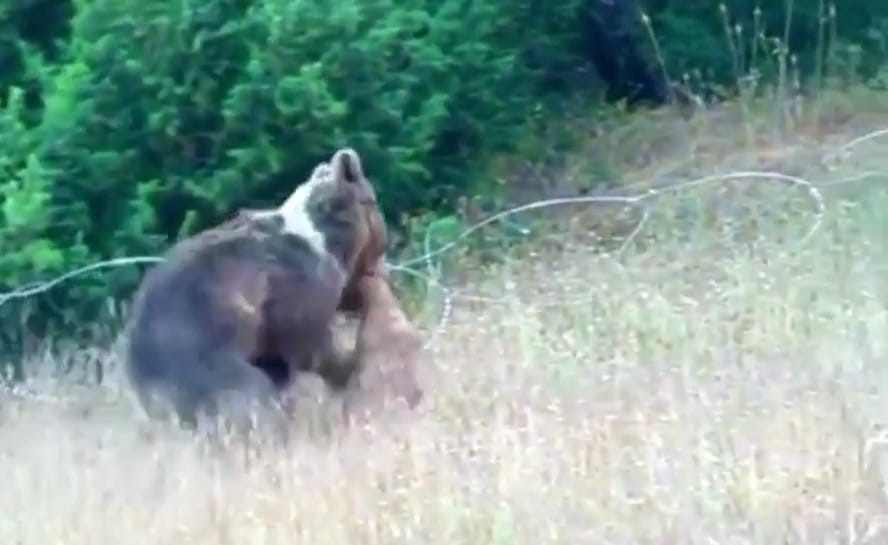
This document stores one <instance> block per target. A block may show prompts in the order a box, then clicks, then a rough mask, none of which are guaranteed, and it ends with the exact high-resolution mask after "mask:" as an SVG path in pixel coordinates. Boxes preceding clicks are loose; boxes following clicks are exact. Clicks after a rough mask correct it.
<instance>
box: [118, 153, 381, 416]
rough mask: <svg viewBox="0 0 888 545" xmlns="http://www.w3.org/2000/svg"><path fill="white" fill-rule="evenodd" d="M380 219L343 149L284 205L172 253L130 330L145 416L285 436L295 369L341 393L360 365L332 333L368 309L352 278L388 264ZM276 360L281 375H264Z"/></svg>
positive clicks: (245, 216)
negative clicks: (257, 427) (284, 398)
mask: <svg viewBox="0 0 888 545" xmlns="http://www.w3.org/2000/svg"><path fill="white" fill-rule="evenodd" d="M376 214H378V210H376V199H375V193H374V191H373V188H372V185H371V184H370V182H369V181H368V180H367V178H366V177H365V176H364V173H363V168H362V166H361V161H360V158H359V156H358V154H357V153H356V152H355V151H354V150H351V149H342V150H339V151H337V152H336V153H335V154H334V155H333V157H332V158H331V160H330V162H329V163H322V164H320V165H318V166H317V167H316V168H315V170H314V172H313V173H312V175H311V177H310V178H309V180H308V181H306V182H304V183H303V184H301V185H299V186H298V187H297V188H296V190H295V191H294V192H293V193H292V195H290V197H289V198H288V199H287V200H286V201H285V202H284V203H283V204H282V205H281V206H280V207H279V208H278V209H276V210H251V211H244V212H243V213H242V214H240V215H239V216H238V217H236V218H235V219H234V220H231V221H229V222H226V223H224V224H222V225H220V226H218V227H217V228H214V229H210V230H207V231H205V232H203V233H200V234H198V235H196V236H194V237H192V238H190V239H186V240H184V241H182V242H180V243H179V244H177V245H176V246H174V247H173V248H172V250H170V251H169V252H168V254H167V256H166V257H167V259H166V260H165V261H164V262H162V263H161V264H159V265H158V266H156V267H155V268H153V269H152V270H150V271H149V272H148V274H147V275H146V276H145V278H144V280H143V282H142V285H141V286H140V287H139V290H138V292H137V294H136V297H135V301H134V305H133V309H132V313H131V316H130V319H129V323H128V324H127V337H128V338H127V341H128V342H127V348H126V362H125V368H126V372H127V375H128V378H129V380H130V383H131V384H132V385H133V388H134V390H135V393H136V396H137V398H138V401H139V402H140V404H141V405H142V407H143V408H144V409H145V411H146V412H147V413H148V414H149V415H156V414H158V410H160V409H163V408H164V405H166V406H167V407H169V408H170V409H172V410H173V412H174V413H175V414H176V416H177V417H178V419H179V421H180V422H181V423H182V424H184V425H185V426H187V427H197V426H198V425H199V424H200V423H201V422H202V421H204V420H205V418H206V417H209V418H210V419H211V421H212V420H215V418H216V417H222V419H223V421H227V423H228V424H233V425H236V426H237V427H246V428H250V427H251V425H250V423H251V422H253V423H254V424H255V423H256V422H259V423H270V424H272V425H274V426H275V429H276V430H280V431H282V432H284V433H285V429H286V418H285V415H284V413H283V412H282V408H281V406H280V404H279V401H280V400H279V396H278V395H277V394H278V393H279V391H280V385H281V383H284V384H285V383H286V381H287V376H286V375H288V374H289V373H288V371H289V370H301V371H313V372H317V373H319V374H320V375H321V376H322V377H323V379H324V380H325V381H326V382H327V383H328V384H329V385H330V386H332V387H333V388H337V389H341V388H344V387H345V386H346V385H347V383H348V382H349V380H350V377H351V371H352V368H351V367H352V365H354V362H355V357H354V354H352V353H345V352H342V351H339V350H338V349H337V348H336V346H335V345H334V342H333V336H332V330H331V327H332V325H333V319H334V316H335V313H336V312H337V310H352V311H355V310H358V311H360V310H361V308H360V305H361V304H362V299H361V297H358V296H357V295H356V294H357V290H356V289H355V287H354V286H355V285H356V281H355V279H356V278H358V277H362V276H364V275H365V272H366V271H364V270H360V268H365V267H368V264H369V263H373V264H374V268H375V265H376V264H377V263H379V262H381V260H382V257H381V253H380V252H381V251H382V248H380V247H379V244H380V241H381V243H382V245H383V246H384V241H385V235H384V233H371V228H378V225H379V224H378V223H377V222H381V219H379V218H377V217H376ZM344 296H345V297H344ZM275 360H279V361H280V360H282V361H283V362H285V363H286V367H287V369H286V370H285V373H283V375H284V376H280V377H275V376H273V375H270V374H269V373H268V372H267V370H265V369H263V361H265V362H273V361H275ZM275 382H278V383H279V384H275ZM257 411H258V412H259V413H261V414H258V415H257V414H256V412H257ZM254 417H256V418H255V420H254Z"/></svg>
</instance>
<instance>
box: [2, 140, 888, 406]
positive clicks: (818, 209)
mask: <svg viewBox="0 0 888 545" xmlns="http://www.w3.org/2000/svg"><path fill="white" fill-rule="evenodd" d="M883 136H888V129H880V130H877V131H873V132H869V133H867V134H864V135H862V136H859V137H857V138H854V139H852V140H850V141H848V142H846V143H845V144H843V145H841V146H839V147H838V148H835V149H834V150H833V151H832V152H831V153H829V154H827V155H826V156H825V157H823V160H824V161H825V162H827V163H834V162H836V161H842V160H846V159H847V158H848V157H849V156H850V153H851V150H852V149H853V148H855V147H857V146H859V145H861V144H863V143H864V142H869V141H872V140H875V139H878V138H881V137H883ZM885 174H886V173H885V172H882V171H865V172H862V173H860V174H856V175H854V176H851V177H847V178H842V179H838V180H831V181H827V182H822V183H819V184H815V183H813V182H811V181H810V180H807V179H804V178H801V177H798V176H791V175H788V174H783V173H780V172H772V171H738V172H730V173H727V174H718V175H712V176H706V177H703V178H698V179H694V180H689V181H685V182H680V183H676V184H672V185H669V186H665V187H660V188H656V189H648V190H646V191H644V192H640V193H638V194H635V195H628V196H600V195H599V196H582V197H565V198H554V199H545V200H539V201H534V202H531V203H528V204H524V205H521V206H516V207H514V208H510V209H507V210H504V211H502V212H499V213H496V214H494V215H492V216H489V217H487V218H486V219H484V220H482V221H479V222H477V223H475V224H473V225H471V226H470V227H468V228H467V229H465V230H464V231H463V232H461V233H460V234H459V235H458V236H456V237H455V238H454V239H452V240H451V241H449V242H447V243H446V244H444V245H442V246H440V247H439V248H437V249H434V250H431V249H430V248H429V247H430V229H429V230H428V231H427V232H426V236H425V247H424V250H425V252H424V253H423V254H422V255H420V256H418V257H414V258H411V259H407V260H405V261H403V262H400V263H388V266H389V268H390V270H392V271H398V272H402V273H405V274H408V275H410V276H413V277H415V278H418V279H420V280H421V281H423V282H425V284H426V293H427V294H430V293H431V292H433V291H435V292H437V293H438V295H439V297H440V302H441V303H440V306H441V308H440V313H439V315H438V318H437V320H436V322H435V324H434V326H433V328H432V330H431V332H430V334H429V336H428V339H427V341H426V344H425V346H426V348H429V347H432V346H434V344H435V343H436V341H437V338H438V337H439V336H440V334H441V333H442V332H443V331H444V329H445V328H446V327H447V325H448V321H449V320H450V317H451V313H452V310H453V302H454V299H455V293H454V289H453V288H452V287H450V286H447V285H446V284H445V283H443V282H442V281H441V278H440V275H438V274H436V273H435V272H434V266H433V265H434V261H435V260H436V259H438V258H440V256H442V255H443V254H444V253H446V252H449V251H451V250H453V249H454V248H456V247H458V246H459V245H460V244H461V243H463V241H465V240H466V239H467V238H468V237H469V236H471V235H473V234H474V233H476V232H478V231H479V230H481V229H483V228H484V227H486V226H488V225H491V224H493V223H496V222H499V221H503V220H505V219H506V218H508V217H510V216H514V215H517V214H521V213H524V212H529V211H532V210H540V209H544V208H550V207H554V206H563V205H577V204H579V205H593V204H623V205H625V206H631V205H634V206H640V207H641V212H642V213H641V217H640V218H639V220H638V222H637V223H636V225H635V226H634V227H633V228H632V230H631V232H630V233H629V235H628V236H627V237H626V238H625V239H624V241H623V243H622V244H621V245H620V247H619V249H618V251H617V254H616V255H617V257H620V256H622V255H623V254H624V252H625V251H626V249H627V248H628V247H629V245H630V244H631V243H632V242H633V241H634V240H635V239H636V238H637V237H638V235H639V234H640V233H641V232H642V230H643V229H644V227H645V226H646V225H647V223H648V220H649V218H650V212H651V205H650V202H651V201H652V200H654V199H655V198H656V197H660V196H663V195H665V194H668V193H678V192H681V191H687V190H689V189H692V188H699V187H701V186H704V185H712V184H716V183H719V182H726V181H728V180H743V181H747V182H753V181H759V182H761V181H765V180H767V181H772V180H776V181H779V182H783V183H786V184H789V185H792V186H796V187H800V188H802V189H803V190H804V191H805V192H806V193H807V195H808V197H809V198H810V199H811V201H812V202H813V204H814V210H815V213H816V214H815V218H814V220H813V221H812V223H811V225H810V226H809V228H808V229H807V231H806V232H805V234H804V235H803V236H802V237H801V238H800V239H799V241H798V243H797V245H796V247H797V248H799V247H801V246H803V245H804V244H806V243H807V242H808V240H810V238H811V237H812V236H813V235H814V234H815V233H816V232H817V230H818V229H819V228H820V226H821V224H822V222H823V217H824V214H825V210H826V206H825V203H824V199H823V196H822V194H821V192H820V189H819V188H822V187H827V186H834V185H839V184H847V183H851V182H857V181H863V180H866V179H869V178H873V177H876V176H880V175H885ZM522 234H523V235H529V234H530V231H529V230H528V229H522ZM161 261H163V258H162V257H157V256H140V257H124V258H117V259H111V260H107V261H101V262H97V263H93V264H91V265H87V266H84V267H81V268H78V269H75V270H72V271H69V272H67V273H65V274H62V275H60V276H58V277H55V278H53V279H51V280H48V281H45V282H38V283H32V284H28V285H25V286H21V287H19V288H18V289H15V290H13V291H10V292H7V293H0V307H2V306H3V305H4V304H6V303H8V302H10V301H12V300H17V299H25V298H28V297H32V296H35V295H38V294H41V293H44V292H46V291H48V290H50V289H52V288H53V287H55V286H57V285H59V284H61V283H62V282H65V281H67V280H70V279H72V278H75V277H77V276H80V275H83V274H86V273H88V272H92V271H96V270H100V269H107V268H115V267H122V266H126V265H133V264H150V263H158V262H161ZM422 265H425V266H426V269H427V272H425V273H424V272H422V271H420V270H419V269H418V268H417V266H422ZM461 297H468V298H471V295H468V296H467V295H464V294H463V295H461ZM491 302H495V301H491ZM13 393H18V394H19V395H22V392H21V391H13ZM28 397H34V396H32V395H30V394H29V395H28Z"/></svg>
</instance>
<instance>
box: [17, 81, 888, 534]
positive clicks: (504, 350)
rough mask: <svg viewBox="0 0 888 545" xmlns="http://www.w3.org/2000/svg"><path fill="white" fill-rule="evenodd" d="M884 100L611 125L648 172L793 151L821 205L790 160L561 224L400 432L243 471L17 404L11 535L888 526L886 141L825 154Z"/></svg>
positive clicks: (174, 446) (449, 359)
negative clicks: (825, 111)
mask: <svg viewBox="0 0 888 545" xmlns="http://www.w3.org/2000/svg"><path fill="white" fill-rule="evenodd" d="M873 100H874V101H873V102H866V103H864V102H859V103H858V104H857V105H856V106H855V108H857V109H858V111H864V112H865V115H858V116H852V117H850V118H842V119H841V122H839V121H834V122H831V123H829V124H827V125H825V126H824V128H823V129H822V130H823V132H824V133H825V134H824V138H822V139H817V140H813V139H811V138H810V136H811V134H812V132H813V129H812V127H811V125H810V124H801V125H799V126H797V127H795V128H794V129H793V132H792V135H791V137H786V136H777V134H776V133H775V132H774V131H773V130H772V129H773V127H771V126H769V125H768V122H767V117H762V118H757V120H756V121H755V122H754V123H753V122H752V121H750V119H749V118H746V119H745V120H740V121H737V120H736V119H732V118H731V114H730V112H728V113H724V112H723V113H721V114H718V115H712V116H709V117H704V118H703V119H702V121H700V120H699V119H698V120H697V121H695V122H693V124H691V125H689V126H688V125H682V124H681V123H678V122H669V123H668V125H667V122H666V121H651V119H652V118H651V117H646V118H642V119H639V120H637V125H634V127H635V131H636V132H635V133H632V134H630V135H629V136H625V135H622V136H621V135H618V134H609V135H608V136H606V137H605V139H607V138H610V139H611V143H612V144H613V143H614V142H616V141H617V139H618V138H627V139H629V140H628V142H629V143H631V145H633V146H636V147H637V149H645V150H651V151H650V153H651V154H652V156H651V158H650V159H649V160H648V161H647V163H646V164H639V165H636V166H635V167H630V166H628V165H629V162H630V160H637V157H635V156H636V155H637V154H626V153H625V150H626V144H623V145H617V144H614V145H613V150H614V153H618V152H621V153H623V154H624V155H625V156H626V162H624V163H620V161H621V160H622V159H621V158H616V159H614V163H615V164H618V165H620V168H621V169H624V170H623V172H624V173H625V174H627V177H628V175H629V174H633V175H637V176H633V177H637V178H650V177H652V176H651V172H652V171H658V172H662V170H663V169H664V168H666V166H670V168H671V169H672V172H673V177H679V178H680V177H681V176H682V175H692V174H693V175H700V174H712V173H716V172H725V171H728V170H730V169H736V168H743V169H748V168H756V169H762V168H769V169H773V170H780V171H782V172H788V173H792V174H794V175H798V176H807V177H810V179H811V181H812V183H816V184H823V187H822V188H821V190H820V194H821V197H822V199H823V200H824V202H825V204H826V211H825V214H823V215H822V217H820V218H819V220H818V218H817V217H815V216H814V215H812V214H811V213H810V210H811V202H812V201H811V199H810V197H808V196H807V195H806V193H805V192H804V191H800V190H799V189H791V188H790V189H787V187H786V186H783V185H780V184H779V183H776V182H772V183H769V184H758V185H751V184H749V183H746V184H734V185H726V184H722V185H719V186H705V187H697V188H695V189H692V190H688V191H684V192H681V193H676V194H675V195H674V196H671V197H669V198H668V199H663V200H661V201H660V202H659V203H658V204H657V206H656V208H655V209H653V210H652V212H651V214H650V218H649V220H648V226H647V228H646V229H645V230H644V231H643V232H642V234H641V235H640V236H639V237H638V238H637V239H635V241H634V243H633V244H630V245H629V246H628V247H627V250H626V252H625V253H624V254H623V255H621V256H619V257H616V256H612V255H611V256H607V255H600V254H594V253H592V252H590V251H588V249H587V248H585V247H584V244H585V241H584V239H583V237H582V236H579V235H581V234H582V233H581V232H578V231H575V232H574V233H573V234H576V235H578V236H575V237H574V236H571V234H569V233H567V231H568V229H567V228H566V227H564V225H566V223H565V224H562V227H561V229H560V231H558V232H557V233H556V234H555V235H551V236H542V237H540V238H539V239H538V240H537V241H535V242H534V243H533V246H532V249H533V253H534V254H535V255H534V256H530V257H528V256H524V257H518V256H516V257H515V258H514V259H512V260H510V261H508V262H507V263H506V264H505V265H504V266H502V267H500V268H499V269H497V270H496V271H494V272H488V273H485V274H476V275H477V276H478V277H479V278H477V279H476V280H475V282H474V283H473V284H471V288H472V291H471V292H469V291H467V288H464V289H463V290H461V291H460V292H459V293H458V294H457V297H456V299H455V301H454V303H455V312H454V315H453V316H452V320H451V322H450V323H449V325H448V328H447V329H446V330H444V331H443V334H442V336H440V337H438V339H439V340H438V342H437V343H436V346H435V348H436V363H437V366H436V367H435V369H434V371H433V372H430V375H431V376H432V379H433V380H432V383H433V384H434V387H433V388H432V389H431V392H430V393H431V398H430V400H429V403H428V404H427V405H426V406H425V407H424V412H423V414H422V415H421V417H420V418H419V419H418V420H417V421H415V422H411V423H409V425H406V423H403V422H402V424H404V425H401V426H397V427H396V430H397V431H393V430H389V433H385V434H384V433H375V434H373V436H372V437H370V438H368V437H367V436H366V435H364V434H359V433H354V434H341V433H339V432H336V433H334V434H332V435H330V434H320V435H318V434H315V436H314V438H313V439H311V440H307V441H305V442H304V443H302V444H301V445H300V446H299V447H298V448H297V449H296V450H297V451H296V452H295V453H291V454H288V455H282V454H269V455H267V457H266V458H264V462H265V463H263V464H261V465H259V466H251V467H250V468H248V469H243V468H242V467H240V466H238V465H237V464H233V463H232V464H221V465H219V464H215V463H211V462H209V461H207V458H205V457H204V456H202V455H201V454H200V452H199V451H197V450H195V449H194V448H192V447H191V446H188V444H187V443H185V442H183V441H182V440H181V438H179V437H177V436H174V435H173V434H172V433H164V434H161V435H159V436H156V437H154V439H151V440H148V439H145V438H143V437H140V436H138V434H136V433H134V432H133V430H132V425H131V417H132V414H131V411H130V409H129V408H128V407H127V406H126V405H125V404H124V403H122V402H121V401H119V400H115V396H116V395H117V394H118V391H117V390H114V389H109V390H108V391H106V392H104V393H105V394H108V396H107V397H108V398H109V399H110V401H108V402H107V403H104V404H99V403H97V402H96V400H95V399H92V398H91V397H90V396H97V395H98V394H99V392H93V391H90V390H86V392H85V393H84V394H83V395H79V394H78V397H77V400H76V401H75V402H74V403H73V404H64V405H59V404H54V403H39V402H34V401H24V402H23V401H7V402H5V403H4V404H3V405H2V406H0V409H2V410H0V419H2V424H0V468H2V474H3V480H2V481H3V483H2V485H0V513H2V514H3V515H2V516H0V543H22V544H26V545H30V544H44V543H53V542H55V543H65V544H66V545H76V544H79V543H84V544H87V543H88V544H90V545H96V544H101V543H109V544H110V543H127V544H137V543H146V544H147V543H151V544H161V543H170V544H173V543H176V544H178V543H184V542H187V541H189V540H190V541H194V542H200V543H232V544H238V545H244V544H249V543H263V544H276V543H294V542H296V543H313V544H316V545H323V544H342V543H362V544H373V543H380V544H386V545H390V544H396V543H405V544H407V543H409V544H415V543H428V544H436V543H441V544H445V543H446V544H448V545H451V544H461V543H466V544H477V543H504V544H505V543H508V544H520V543H527V544H534V545H537V544H540V543H565V544H566V543H570V544H576V543H589V544H593V543H594V544H599V543H615V544H624V543H625V544H656V545H660V544H662V545H665V544H672V543H725V544H727V543H731V544H734V543H736V544H747V543H748V544H751V545H753V544H754V545H766V544H773V543H786V544H798V545H802V544H810V543H855V544H866V543H869V544H876V543H885V542H888V520H886V515H888V444H884V445H882V446H881V447H880V446H878V445H876V446H875V447H873V448H869V447H867V445H868V443H867V442H868V441H871V440H872V439H873V438H876V437H877V435H878V429H879V427H880V426H881V427H882V428H883V429H884V427H885V425H886V424H888V422H886V419H885V415H886V411H885V407H886V406H888V401H886V399H888V310H886V301H888V274H886V267H888V246H886V243H885V233H886V232H888V215H886V212H885V211H886V210H888V192H886V191H885V190H884V189H882V186H883V184H882V182H885V181H886V179H888V175H886V174H881V173H882V172H888V137H885V138H882V139H881V140H874V141H872V142H868V143H866V144H862V145H860V146H859V147H857V148H855V149H853V150H852V152H851V155H850V156H849V157H847V159H846V161H845V162H844V163H842V164H840V165H838V166H837V167H834V168H833V167H829V168H827V167H826V166H823V165H821V164H820V163H819V162H818V161H819V158H822V157H824V155H825V154H828V153H829V151H830V150H831V149H835V148H834V146H835V144H836V143H840V142H843V141H847V140H850V139H851V138H853V137H854V136H857V135H858V134H860V133H861V132H865V131H866V130H867V129H868V128H870V127H872V128H876V127H878V126H879V124H880V123H881V124H882V126H885V127H888V115H885V114H888V100H884V99H882V98H879V97H876V98H875V99H873ZM880 100H883V101H884V103H883V102H880ZM719 116H721V117H719ZM879 116H881V117H879ZM840 117H841V116H840ZM744 122H748V123H751V124H753V125H754V129H755V131H754V134H755V135H756V137H757V139H756V142H754V143H751V142H749V141H748V140H746V132H745V131H744V130H742V129H740V128H738V126H737V125H736V123H744ZM627 127H629V129H626V132H627V133H631V130H630V129H631V128H632V127H633V125H627ZM732 128H733V130H732ZM662 142H667V143H671V145H669V146H666V148H668V149H660V150H658V149H657V147H658V145H659V143H662ZM595 145H596V146H598V149H609V148H607V141H602V140H599V141H597V143H596V144H595ZM573 164H574V165H576V170H577V171H578V172H579V171H581V170H582V159H578V160H576V161H575V162H573ZM658 165H659V166H658ZM629 168H634V169H635V170H632V171H629V170H628V169H629ZM864 171H873V172H875V173H876V174H875V175H874V176H873V177H872V178H870V179H868V180H867V181H864V182H856V183H847V184H839V185H831V186H827V185H825V184H828V183H830V182H836V181H841V180H843V179H846V178H847V177H848V176H853V175H855V174H857V173H860V172H864ZM660 178H662V176H660ZM704 205H705V206H704ZM811 221H819V224H818V225H819V227H818V229H817V230H816V231H815V232H814V234H813V235H812V236H811V237H810V238H808V239H804V240H802V236H803V235H804V232H805V231H806V229H807V228H808V226H810V225H811V223H810V222H811ZM651 233H656V234H657V236H656V237H652V236H650V234H651ZM554 241H557V242H558V244H557V245H556V244H554V243H553V242H554ZM801 242H804V243H803V244H802V243H801ZM467 286H468V285H467ZM87 408H88V409H89V410H86V409H87ZM321 409H323V406H322V407H321ZM880 449H881V450H880ZM238 468H240V469H238ZM879 517H881V519H880V518H879ZM879 524H881V525H882V528H881V529H879V528H880V527H879Z"/></svg>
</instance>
